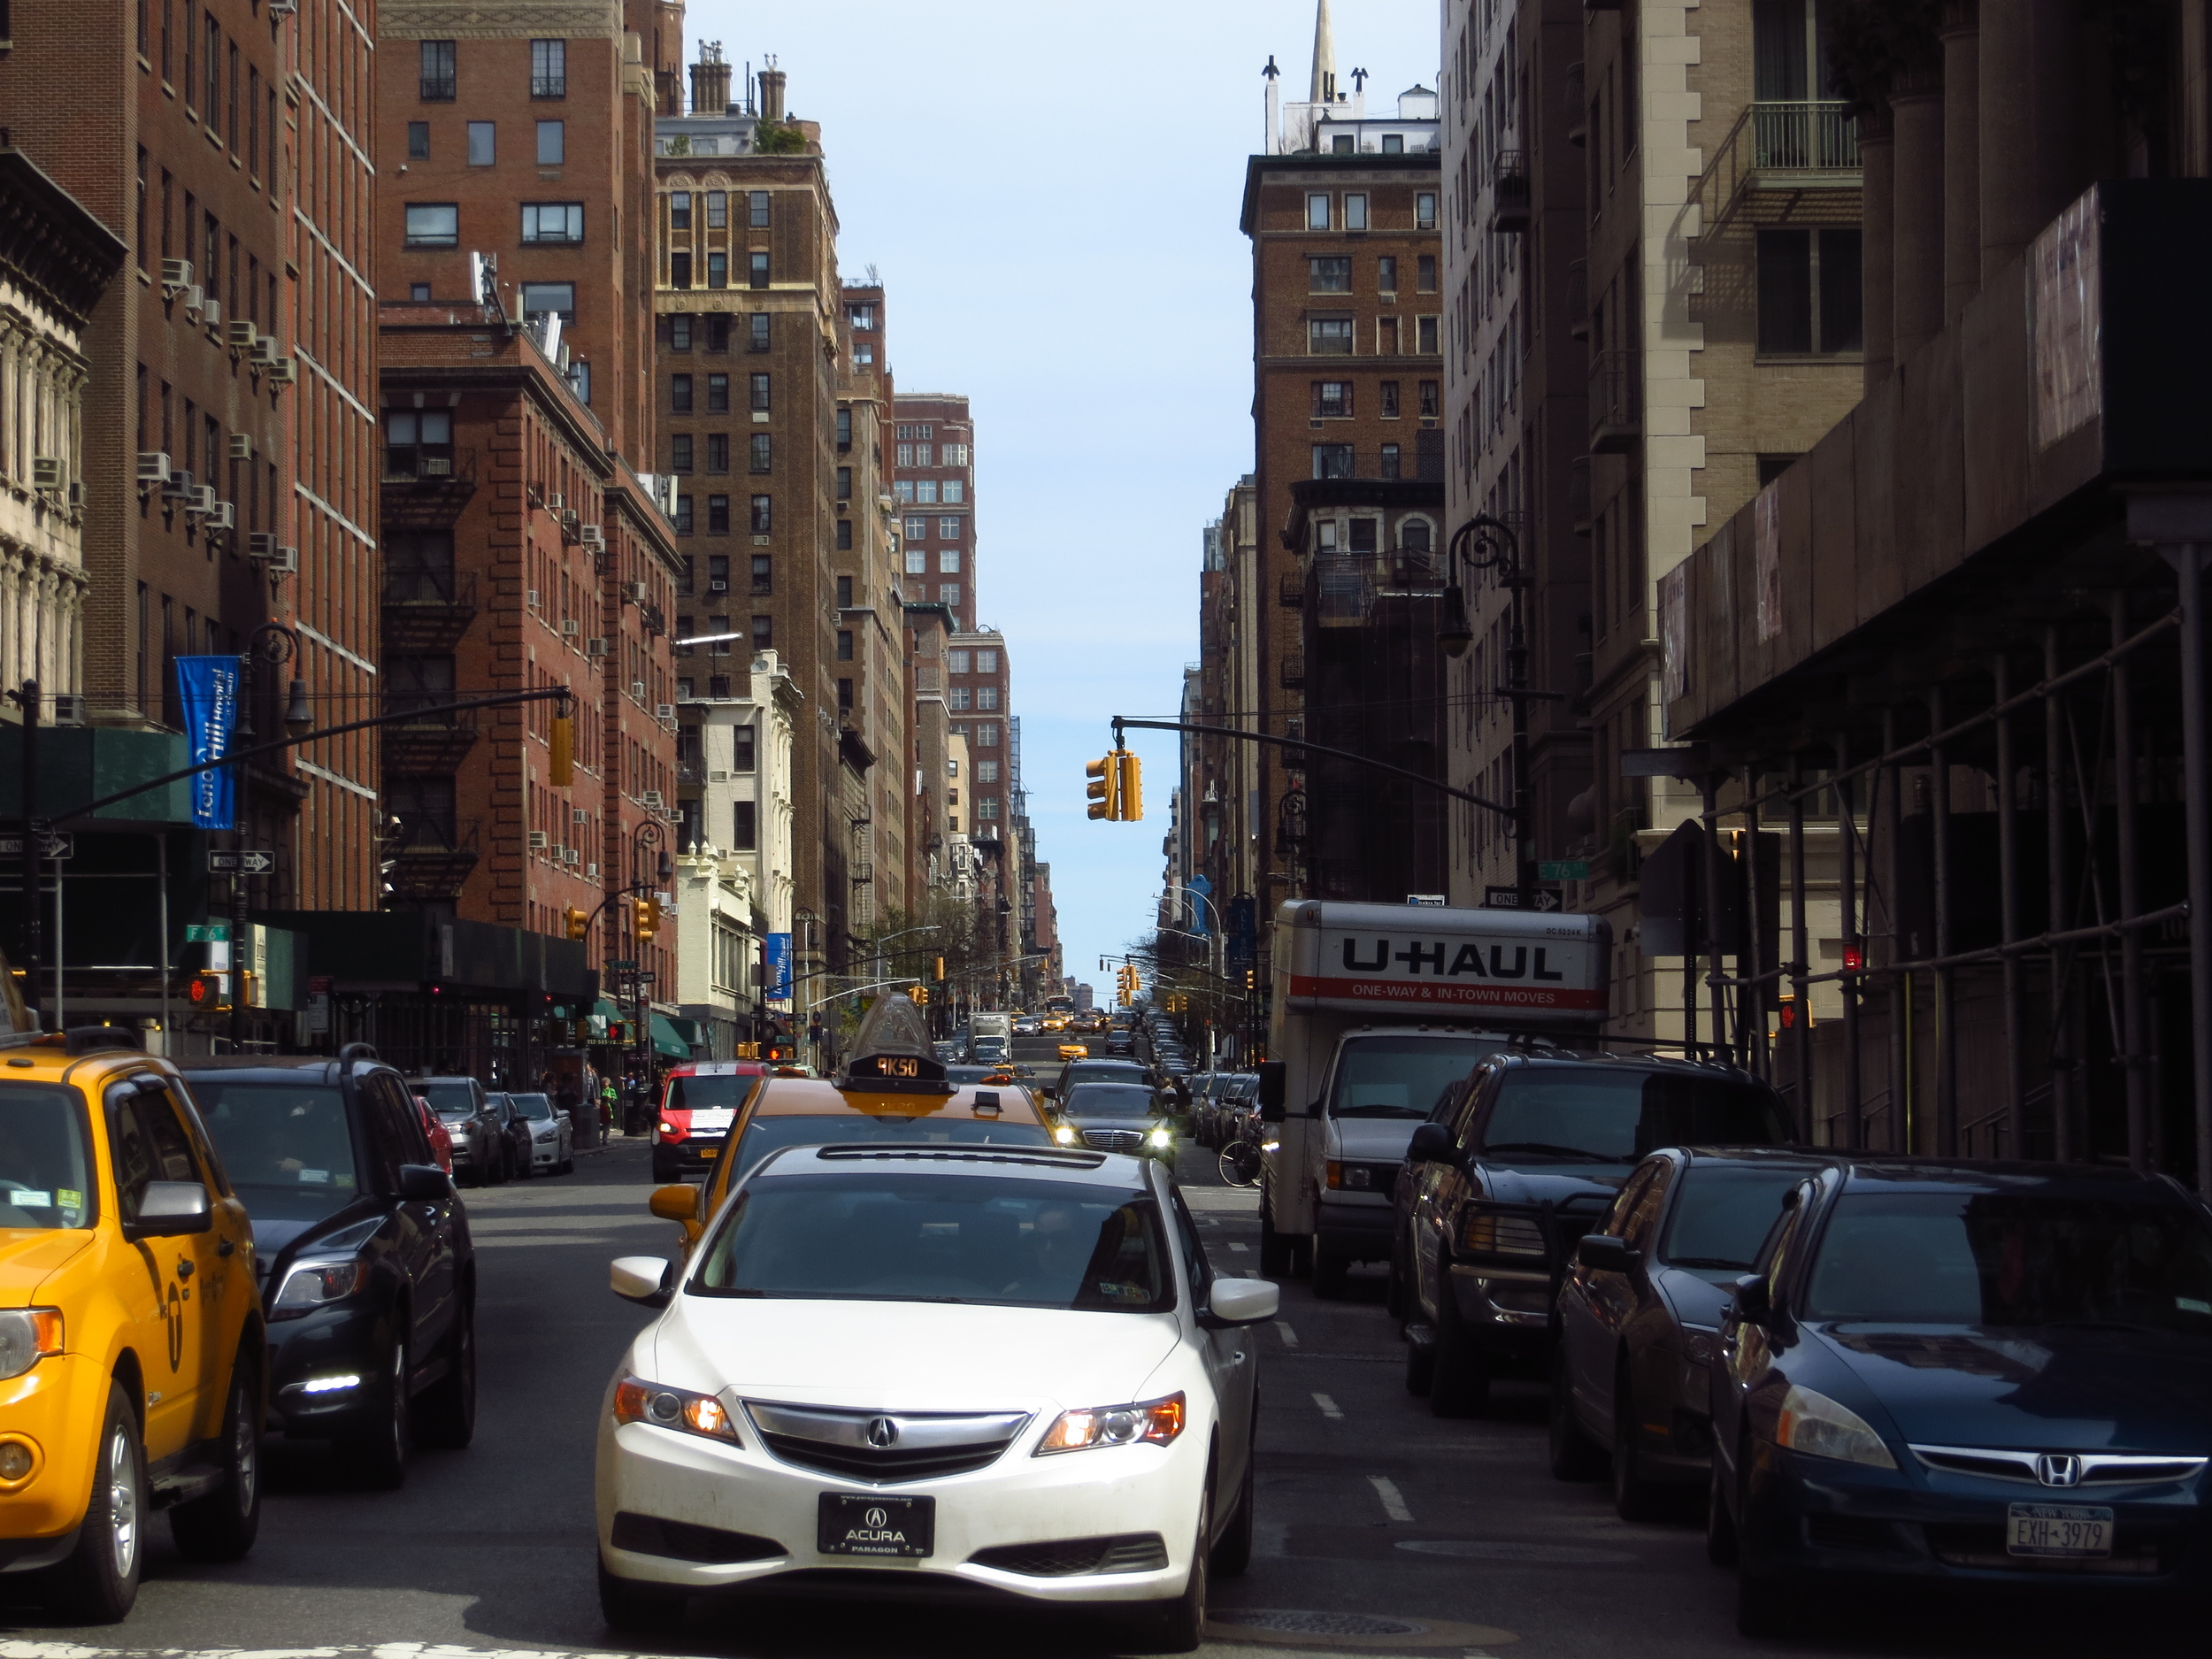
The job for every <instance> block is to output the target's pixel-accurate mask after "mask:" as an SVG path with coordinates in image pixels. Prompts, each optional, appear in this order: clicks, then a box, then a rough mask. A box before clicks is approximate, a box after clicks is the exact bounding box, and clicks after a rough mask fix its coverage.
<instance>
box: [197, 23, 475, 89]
mask: <svg viewBox="0 0 2212 1659" xmlns="http://www.w3.org/2000/svg"><path fill="white" fill-rule="evenodd" d="M163 15H164V16H166V15H167V7H166V6H164V8H163ZM186 38H187V39H189V38H190V36H189V35H187V36H186ZM419 44H420V46H421V50H422V101H423V102H424V103H425V104H450V103H452V102H453V94H454V83H455V81H456V76H455V73H454V54H453V42H451V41H423V42H419Z"/></svg>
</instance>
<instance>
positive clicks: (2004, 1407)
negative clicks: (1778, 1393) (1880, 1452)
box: [1810, 1324, 2212, 1456]
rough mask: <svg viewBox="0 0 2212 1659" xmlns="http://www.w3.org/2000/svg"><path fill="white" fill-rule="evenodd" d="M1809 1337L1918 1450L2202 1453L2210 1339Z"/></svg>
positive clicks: (2075, 1333)
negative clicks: (1866, 1391)
mask: <svg viewBox="0 0 2212 1659" xmlns="http://www.w3.org/2000/svg"><path fill="white" fill-rule="evenodd" d="M1810 1335H1811V1340H1813V1341H1815V1342H1816V1343H1817V1344H1819V1345H1820V1347H1821V1348H1822V1349H1823V1350H1824V1352H1825V1354H1826V1355H1828V1356H1832V1357H1833V1358H1834V1359H1835V1360H1836V1361H1838V1362H1839V1363H1841V1364H1842V1365H1844V1366H1845V1367H1846V1368H1847V1370H1848V1371H1850V1372H1851V1373H1852V1374H1853V1376H1854V1377H1855V1378H1856V1379H1858V1380H1859V1381H1860V1382H1861V1383H1863V1385H1864V1386H1866V1387H1867V1388H1868V1389H1869V1390H1870V1392H1871V1393H1872V1394H1873V1395H1874V1397H1875V1399H1876V1400H1877V1401H1878V1402H1879V1403H1880V1405H1881V1406H1882V1407H1883V1408H1884V1409H1886V1411H1887V1413H1888V1415H1889V1417H1890V1419H1891V1421H1892V1423H1893V1425H1895V1427H1896V1429H1897V1431H1898V1432H1900V1433H1901V1434H1902V1435H1903V1436H1904V1438H1905V1439H1906V1440H1907V1441H1909V1442H1912V1443H1916V1444H1919V1445H1923V1446H1931V1445H1932V1446H1985V1447H1993V1448H2015V1449H2024V1450H2053V1449H2056V1450H2073V1451H2094V1450H2097V1449H2099V1448H2113V1449H2116V1450H2122V1451H2141V1452H2177V1453H2181V1452H2186V1453H2189V1454H2192V1455H2199V1456H2200V1455H2203V1452H2204V1402H2205V1401H2206V1400H2207V1399H2208V1398H2212V1343H2208V1342H2205V1341H2203V1340H2195V1341H2192V1340H2188V1339H2186V1338H2184V1337H2181V1336H2177V1335H2169V1334H2165V1333H2138V1332H2129V1331H2112V1330H2105V1329H2101V1328H2053V1327H2050V1326H2044V1325H2039V1326H2034V1327H2023V1328H2018V1329H2003V1330H1999V1329H1971V1328H1965V1327H1960V1326H1956V1325H1951V1326H1930V1325H1866V1324H1852V1325H1824V1326H1816V1327H1814V1328H1813V1330H1812V1331H1811V1333H1810ZM1816 1386H1817V1385H1816Z"/></svg>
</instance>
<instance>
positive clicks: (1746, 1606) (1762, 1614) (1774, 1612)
mask: <svg viewBox="0 0 2212 1659" xmlns="http://www.w3.org/2000/svg"><path fill="white" fill-rule="evenodd" d="M1801 1606H1802V1603H1801V1600H1800V1598H1799V1597H1798V1595H1797V1594H1796V1593H1795V1592H1794V1591H1793V1589H1792V1588H1791V1587H1790V1586H1788V1585H1786V1584H1784V1583H1782V1582H1780V1581H1779V1580H1778V1579H1775V1578H1767V1577H1765V1576H1763V1574H1760V1573H1755V1572H1746V1571H1743V1570H1742V1569H1741V1568H1738V1569H1737V1571H1736V1634H1738V1635H1739V1636H1786V1635H1788V1634H1789V1633H1790V1632H1792V1631H1793V1630H1795V1629H1796V1628H1797V1620H1798V1616H1799V1613H1800V1610H1801Z"/></svg>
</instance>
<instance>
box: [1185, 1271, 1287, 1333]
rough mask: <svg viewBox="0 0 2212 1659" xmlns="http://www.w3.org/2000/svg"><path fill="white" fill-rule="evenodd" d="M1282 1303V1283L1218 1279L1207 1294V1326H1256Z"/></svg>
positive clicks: (1274, 1313) (1261, 1280) (1269, 1317)
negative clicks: (1280, 1284)
mask: <svg viewBox="0 0 2212 1659" xmlns="http://www.w3.org/2000/svg"><path fill="white" fill-rule="evenodd" d="M1282 1305H1283V1290H1282V1286H1279V1285H1277V1284H1274V1283H1273V1282H1271V1281H1270V1280H1268V1279H1216V1280H1214V1282H1213V1288H1212V1290H1211V1291H1210V1292H1209V1293H1208V1294H1207V1297H1206V1312H1205V1317H1203V1318H1202V1320H1201V1321H1200V1323H1201V1324H1202V1325H1208V1326H1220V1325H1258V1324H1260V1323H1262V1322H1263V1321H1264V1320H1268V1319H1272V1318H1273V1317H1275V1315H1276V1313H1277V1311H1278V1310H1280V1308H1281V1307H1282Z"/></svg>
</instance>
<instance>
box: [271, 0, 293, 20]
mask: <svg viewBox="0 0 2212 1659" xmlns="http://www.w3.org/2000/svg"><path fill="white" fill-rule="evenodd" d="M299 9H300V0H269V15H270V16H271V17H273V18H288V17H290V16H292V15H293V14H294V13H295V12H297V11H298V10H299Z"/></svg>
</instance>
